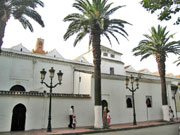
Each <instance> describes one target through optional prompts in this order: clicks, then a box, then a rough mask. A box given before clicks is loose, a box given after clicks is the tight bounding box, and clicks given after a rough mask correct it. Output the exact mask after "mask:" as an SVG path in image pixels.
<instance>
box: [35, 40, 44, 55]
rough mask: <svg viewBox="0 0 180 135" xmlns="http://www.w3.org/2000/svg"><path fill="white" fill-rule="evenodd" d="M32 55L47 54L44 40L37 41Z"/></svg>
mask: <svg viewBox="0 0 180 135" xmlns="http://www.w3.org/2000/svg"><path fill="white" fill-rule="evenodd" d="M32 53H37V54H47V52H45V51H44V39H41V38H38V39H37V42H36V47H35V50H34V49H33V50H32Z"/></svg>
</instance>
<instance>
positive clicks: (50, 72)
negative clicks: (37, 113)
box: [40, 67, 63, 132]
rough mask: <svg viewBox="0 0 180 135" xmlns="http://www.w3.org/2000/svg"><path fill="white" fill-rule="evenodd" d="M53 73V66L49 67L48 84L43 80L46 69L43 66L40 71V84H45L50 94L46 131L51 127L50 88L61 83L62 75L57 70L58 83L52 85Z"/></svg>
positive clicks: (50, 129) (49, 130) (50, 96)
mask: <svg viewBox="0 0 180 135" xmlns="http://www.w3.org/2000/svg"><path fill="white" fill-rule="evenodd" d="M54 73H55V70H54V69H53V67H51V69H50V70H49V77H50V79H51V81H50V85H48V84H47V83H46V82H44V79H45V76H46V71H45V69H44V68H43V69H42V71H40V74H41V84H45V85H46V87H48V88H50V95H49V117H48V127H47V132H51V131H52V128H51V98H52V88H55V87H56V86H57V85H61V81H62V75H63V73H62V72H61V70H59V72H58V73H57V76H58V81H59V82H58V83H57V84H55V85H53V83H52V79H53V78H54Z"/></svg>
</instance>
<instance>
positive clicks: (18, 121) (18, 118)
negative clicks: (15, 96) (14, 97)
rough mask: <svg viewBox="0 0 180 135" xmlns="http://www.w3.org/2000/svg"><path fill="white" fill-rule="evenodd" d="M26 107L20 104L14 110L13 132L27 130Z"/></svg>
mask: <svg viewBox="0 0 180 135" xmlns="http://www.w3.org/2000/svg"><path fill="white" fill-rule="evenodd" d="M25 120H26V107H25V106H24V105H23V104H18V105H16V106H15V107H14V108H13V114H12V122H11V131H19V130H24V129H25Z"/></svg>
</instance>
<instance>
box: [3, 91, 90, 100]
mask: <svg viewBox="0 0 180 135" xmlns="http://www.w3.org/2000/svg"><path fill="white" fill-rule="evenodd" d="M0 96H33V97H49V93H46V92H33V91H32V92H24V91H3V90H1V91H0ZM52 97H56V98H61V97H63V98H91V96H90V95H88V94H65V93H52Z"/></svg>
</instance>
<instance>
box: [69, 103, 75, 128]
mask: <svg viewBox="0 0 180 135" xmlns="http://www.w3.org/2000/svg"><path fill="white" fill-rule="evenodd" d="M73 115H74V106H73V105H72V106H71V108H70V109H69V125H68V127H69V128H72V124H73Z"/></svg>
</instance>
